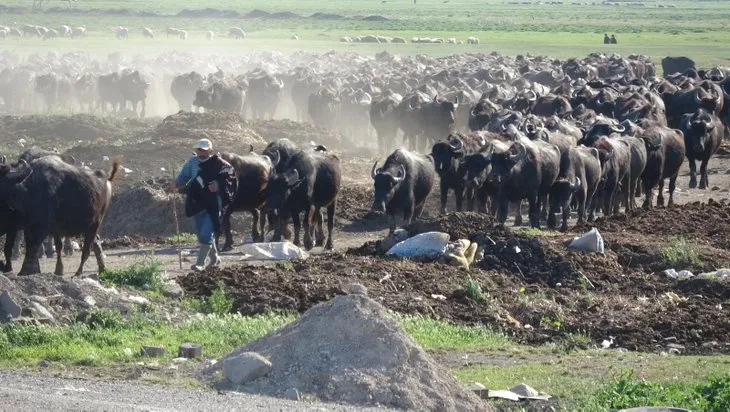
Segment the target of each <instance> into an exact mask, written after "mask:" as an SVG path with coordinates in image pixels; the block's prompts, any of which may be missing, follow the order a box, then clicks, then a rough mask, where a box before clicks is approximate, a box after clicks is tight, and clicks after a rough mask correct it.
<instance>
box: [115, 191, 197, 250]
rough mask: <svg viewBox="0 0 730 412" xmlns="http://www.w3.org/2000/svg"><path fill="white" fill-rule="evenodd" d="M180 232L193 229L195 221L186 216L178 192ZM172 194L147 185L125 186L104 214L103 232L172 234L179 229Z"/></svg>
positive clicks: (117, 233)
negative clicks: (125, 188)
mask: <svg viewBox="0 0 730 412" xmlns="http://www.w3.org/2000/svg"><path fill="white" fill-rule="evenodd" d="M174 203H175V205H176V206H177V208H176V210H177V218H178V222H179V225H180V232H193V225H192V221H191V220H190V219H188V218H186V217H185V208H184V199H183V198H182V196H180V195H176V196H175V200H174ZM172 205H173V199H172V195H171V194H168V193H165V192H164V191H161V190H155V189H152V188H150V187H146V186H138V187H135V188H130V189H128V190H124V191H122V192H120V193H118V194H115V195H114V196H112V202H111V206H110V207H109V210H108V211H107V213H106V216H105V217H104V222H103V223H102V226H101V235H102V237H104V238H116V237H121V236H144V237H154V236H171V235H174V234H175V233H176V230H175V217H174V214H173V208H172Z"/></svg>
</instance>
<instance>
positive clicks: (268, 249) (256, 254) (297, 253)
mask: <svg viewBox="0 0 730 412" xmlns="http://www.w3.org/2000/svg"><path fill="white" fill-rule="evenodd" d="M241 250H242V251H243V253H244V255H247V256H246V258H245V259H246V260H291V259H307V258H308V257H309V253H307V252H306V251H304V250H303V249H300V248H299V247H297V246H295V245H294V244H293V243H291V242H288V241H285V242H267V243H247V244H245V245H243V247H242V248H241Z"/></svg>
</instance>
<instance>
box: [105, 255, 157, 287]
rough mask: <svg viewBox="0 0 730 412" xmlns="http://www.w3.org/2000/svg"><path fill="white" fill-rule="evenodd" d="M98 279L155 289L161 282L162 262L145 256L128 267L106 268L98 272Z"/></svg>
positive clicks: (116, 283) (121, 284) (110, 282)
mask: <svg viewBox="0 0 730 412" xmlns="http://www.w3.org/2000/svg"><path fill="white" fill-rule="evenodd" d="M99 279H101V280H102V281H103V282H106V283H109V284H114V285H120V286H132V287H135V288H139V289H144V290H155V291H157V290H160V288H162V283H163V278H162V264H161V263H160V261H158V260H156V259H153V258H152V257H151V256H145V257H144V258H143V259H142V260H141V261H138V262H135V263H134V264H133V265H132V266H130V267H128V268H123V269H106V270H105V271H103V272H101V273H100V274H99Z"/></svg>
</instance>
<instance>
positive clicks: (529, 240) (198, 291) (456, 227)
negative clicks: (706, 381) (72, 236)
mask: <svg viewBox="0 0 730 412" xmlns="http://www.w3.org/2000/svg"><path fill="white" fill-rule="evenodd" d="M69 125H70V126H69ZM74 125H77V126H74ZM201 137H209V138H211V139H212V140H213V142H214V144H215V146H216V148H217V149H220V150H232V151H234V152H244V151H247V150H248V147H249V145H253V146H254V149H255V150H257V151H260V150H261V149H263V147H264V146H265V144H266V142H268V141H270V140H273V139H275V138H280V137H288V138H290V139H292V140H295V141H297V142H299V143H301V144H309V143H310V142H312V141H314V142H317V143H321V144H324V145H326V146H327V147H328V149H329V150H330V151H332V152H333V153H335V154H337V155H338V156H339V157H340V158H341V165H342V169H343V184H342V190H341V195H340V199H339V201H338V212H337V219H336V233H335V251H334V252H330V253H324V252H322V251H321V250H320V249H319V248H317V249H315V250H314V256H313V257H312V258H310V259H309V260H307V261H304V262H294V263H292V264H278V265H265V266H261V265H260V264H259V265H252V264H246V262H244V261H243V260H242V259H243V256H242V253H241V252H240V250H238V248H237V249H236V250H234V251H233V252H230V253H227V254H225V256H224V259H225V260H224V267H223V268H221V269H218V270H212V271H209V272H205V273H203V274H191V273H188V272H189V270H187V269H186V268H187V267H189V265H190V260H191V258H190V253H194V247H195V245H193V244H191V245H185V246H184V247H183V248H182V249H183V269H182V270H181V269H180V266H179V259H180V258H179V255H178V249H177V248H176V247H174V246H173V245H172V241H171V238H170V236H173V235H175V234H176V233H177V229H176V224H175V219H174V214H173V208H174V206H177V210H178V213H177V214H178V219H179V220H178V223H179V227H180V230H181V231H183V232H189V231H191V224H190V222H189V221H188V219H186V218H185V217H184V215H183V214H182V209H181V208H182V199H181V198H180V197H174V196H173V195H172V194H171V193H170V191H169V181H170V179H171V178H172V173H173V170H179V167H180V166H181V165H182V163H183V162H184V161H185V159H186V158H187V156H188V155H189V154H190V152H191V149H190V148H191V147H192V145H193V144H194V143H195V141H196V140H197V139H198V138H201ZM21 138H22V139H25V143H24V145H25V146H26V147H27V146H29V145H32V144H37V145H40V146H43V147H58V148H59V149H61V150H67V151H68V152H69V153H71V154H73V155H74V156H75V157H76V159H77V162H83V163H84V164H86V165H89V166H90V167H92V168H106V167H108V165H109V162H108V161H107V160H105V159H106V158H104V156H107V158H109V159H112V158H113V157H115V156H118V155H122V156H123V158H124V166H125V167H126V168H127V169H128V170H127V172H125V173H123V175H122V177H121V178H120V180H119V181H118V182H116V183H115V195H114V199H113V201H112V207H111V209H110V211H109V214H108V216H107V218H106V221H105V224H104V226H103V230H102V233H101V235H102V237H103V238H104V240H105V246H106V253H107V256H108V262H107V265H108V266H110V267H115V266H119V267H123V266H128V265H129V264H131V263H132V262H134V261H135V260H136V259H138V257H139V256H141V255H143V254H150V253H154V254H155V255H156V257H157V259H159V260H160V261H161V262H162V263H163V265H164V267H165V269H166V270H167V271H168V272H169V273H170V274H171V275H173V276H177V277H178V278H179V282H180V283H181V284H182V286H183V287H184V289H185V290H186V293H187V294H188V295H207V294H209V293H210V291H211V289H212V288H214V287H215V285H216V283H217V282H218V281H220V280H222V281H223V282H224V283H225V284H226V287H227V289H228V292H229V293H230V294H231V295H232V296H233V297H234V298H235V300H236V305H235V310H238V311H240V312H241V313H245V314H254V313H260V312H263V311H267V310H285V311H292V310H293V311H298V312H301V311H304V310H306V309H307V308H309V307H311V306H312V305H313V304H315V303H317V302H319V301H322V300H326V299H329V298H331V297H333V296H335V295H337V294H341V293H344V292H343V291H344V290H346V288H347V286H348V285H349V284H350V283H352V282H359V283H362V284H364V285H365V286H367V287H368V289H369V291H370V295H371V296H374V297H376V298H377V299H379V300H380V301H382V302H383V303H384V304H385V305H386V306H387V307H388V308H390V309H393V310H395V311H398V312H402V313H408V314H422V315H426V316H431V317H435V318H438V319H444V320H448V321H451V322H455V323H459V324H469V325H477V324H484V325H487V326H488V327H491V328H494V329H497V330H500V331H503V332H504V333H506V334H508V335H511V336H514V337H515V339H517V340H518V341H521V342H525V343H529V344H542V343H546V342H560V343H564V344H566V345H568V346H571V345H573V346H584V345H586V343H585V342H584V340H581V339H577V338H576V336H579V335H587V336H588V337H589V338H590V341H591V344H590V345H600V343H601V342H602V341H603V340H604V339H610V337H613V341H614V343H613V346H616V347H623V348H626V349H628V350H638V351H651V352H655V351H668V350H670V349H673V350H679V351H680V352H681V353H717V352H723V353H730V321H729V320H728V319H730V316H728V315H730V282H728V281H724V282H723V281H716V280H708V279H699V278H695V279H690V280H681V281H678V280H673V279H668V278H667V277H666V276H665V275H664V274H663V271H664V270H665V269H669V268H674V269H676V270H677V271H679V270H682V269H687V270H690V271H692V272H693V273H695V274H699V273H701V272H710V271H713V270H715V269H718V268H722V267H730V205H729V204H728V198H730V174H729V173H730V157H729V156H728V150H727V149H724V150H723V152H722V153H721V154H720V155H719V156H718V157H717V158H715V159H713V160H712V161H711V163H710V189H708V190H699V189H688V183H689V177H688V167H687V164H686V163H685V165H684V166H683V169H682V171H681V172H680V178H679V180H678V190H677V193H676V194H675V201H676V203H677V206H675V207H674V208H671V209H654V210H651V211H637V212H635V213H631V214H629V215H628V216H621V217H616V218H611V219H600V218H599V220H598V221H597V222H596V223H595V224H593V225H582V226H580V227H575V220H574V219H572V220H571V222H570V225H571V229H570V231H569V233H565V234H561V233H556V232H545V233H542V234H539V235H538V234H537V233H536V232H534V231H531V230H530V231H523V230H517V231H515V230H513V229H512V228H508V229H495V228H493V227H492V226H493V224H492V223H493V222H492V220H491V219H490V218H488V217H486V216H483V215H479V214H473V213H471V214H470V213H458V214H449V215H447V216H446V217H439V216H438V188H434V192H433V193H432V195H431V196H430V198H429V200H428V204H427V207H426V209H425V211H424V215H423V218H422V220H421V221H420V222H419V223H417V224H416V225H413V226H412V227H411V228H409V229H410V230H411V231H412V232H423V231H429V230H441V231H445V232H447V233H449V234H450V236H451V237H452V239H456V238H461V237H468V238H471V239H473V240H477V241H478V242H479V243H480V244H482V245H484V247H485V258H484V260H483V261H481V262H479V263H478V264H476V265H475V266H474V267H472V269H471V270H470V271H464V270H461V269H456V268H453V267H450V266H445V265H443V264H439V263H417V262H411V261H401V260H394V259H389V258H385V257H382V256H376V255H374V249H373V248H372V247H370V245H372V244H373V243H374V241H375V240H377V239H379V238H382V236H384V234H386V233H387V221H386V220H385V218H384V217H383V216H382V215H377V214H373V213H371V212H370V211H369V209H370V203H371V201H372V185H371V182H372V181H371V180H370V177H369V173H370V168H371V167H372V164H373V162H374V161H375V160H380V162H381V163H382V161H383V160H384V157H385V156H377V154H376V153H375V151H374V150H372V149H371V148H367V147H365V146H367V145H365V144H363V145H359V146H358V145H355V144H353V143H351V142H349V141H347V139H344V138H342V137H341V136H339V135H337V134H335V133H332V132H329V131H326V130H322V129H317V128H314V127H311V126H308V125H302V124H299V123H295V122H290V121H244V120H243V119H241V118H240V117H238V116H231V115H222V114H199V115H193V114H190V113H179V114H175V115H172V116H169V117H168V118H165V119H148V120H145V121H143V122H139V121H119V120H108V119H98V118H94V117H90V116H81V115H79V116H74V117H73V118H70V119H69V118H67V117H51V116H46V117H33V116H31V117H22V118H17V117H3V118H0V144H1V145H2V147H3V148H5V149H4V150H6V151H8V152H9V153H11V152H13V151H14V150H15V151H16V152H17V151H20V150H21V149H22V148H21V147H19V146H20V145H19V143H18V140H19V139H21ZM449 206H450V207H451V208H452V209H453V201H451V200H450V203H449ZM525 220H526V219H525ZM249 227H250V218H249V217H248V216H242V215H239V216H237V217H236V219H235V220H234V230H235V231H236V237H235V239H236V244H237V245H238V244H240V242H241V240H242V237H243V235H244V234H247V233H248V230H249ZM591 227H597V228H598V230H599V231H600V232H601V233H602V234H603V236H604V239H605V245H606V252H605V254H584V253H579V252H570V251H568V250H567V248H566V246H565V242H566V241H569V240H570V239H572V237H574V236H577V235H579V234H581V233H583V232H585V231H587V230H590V228H591ZM678 239H679V240H678ZM680 240H684V243H678V242H679V241H680ZM368 242H370V243H368ZM363 245H365V246H363ZM676 245H681V247H680V248H684V249H688V250H690V251H691V253H690V256H691V258H686V259H679V260H678V261H676V262H674V263H670V262H669V261H668V259H670V258H671V256H670V255H671V254H672V252H671V250H676V249H677V247H676ZM672 248H673V249H672ZM668 250H669V251H670V252H669V253H668ZM518 251H519V252H518ZM673 253H674V254H676V252H673ZM77 260H78V256H74V257H73V258H67V261H68V262H67V265H66V267H67V272H68V273H69V274H70V273H71V272H72V269H75V265H76V264H77ZM19 264H20V262H17V263H16V267H17V266H19ZM42 265H43V267H44V270H45V269H47V270H49V271H52V268H53V262H52V261H51V260H48V259H43V260H42ZM95 270H96V265H95V262H94V261H93V259H92V260H90V261H89V263H87V266H86V272H87V273H92V272H93V271H95ZM469 278H471V279H473V280H475V281H477V282H478V283H479V284H480V285H481V287H482V290H483V295H482V297H481V298H475V297H474V296H472V297H469V295H468V294H467V292H466V291H465V286H466V284H467V280H468V279H469ZM677 345H679V346H677Z"/></svg>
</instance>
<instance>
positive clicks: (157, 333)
mask: <svg viewBox="0 0 730 412" xmlns="http://www.w3.org/2000/svg"><path fill="white" fill-rule="evenodd" d="M293 319H294V318H293V317H291V316H282V315H275V314H267V315H258V316H251V317H242V316H238V315H225V316H217V315H208V316H201V317H197V318H192V319H190V320H188V321H186V322H183V323H180V324H176V325H170V324H165V323H161V322H153V321H148V320H144V319H142V318H140V317H131V318H129V319H124V318H122V317H121V315H119V314H118V313H113V312H112V311H105V310H97V311H94V312H91V314H90V315H89V316H88V317H87V318H86V319H84V320H79V321H78V322H77V323H75V324H73V325H71V326H49V325H18V324H5V325H3V326H2V327H1V328H0V363H3V364H9V365H27V364H36V363H37V362H38V361H40V360H41V359H46V360H49V361H56V362H63V363H67V364H75V365H90V366H94V365H103V364H108V363H128V362H136V361H138V360H139V359H140V356H139V349H140V347H141V346H142V345H162V346H164V347H165V349H166V353H165V357H164V358H163V359H167V360H171V359H172V358H175V357H177V348H178V346H179V345H180V344H181V343H183V342H197V343H201V344H202V345H203V354H204V356H210V357H213V358H219V357H221V356H223V355H225V354H227V353H229V352H230V351H232V350H233V349H234V348H237V347H239V346H241V345H242V344H244V343H246V342H249V341H251V340H253V339H257V338H259V337H261V336H263V335H265V334H266V333H268V332H271V331H272V330H275V329H278V328H280V327H282V326H283V325H285V324H287V323H289V322H291V321H292V320H293ZM125 348H129V349H131V350H132V353H133V355H132V356H127V355H126V354H125V353H124V352H125V351H124V350H125Z"/></svg>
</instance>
